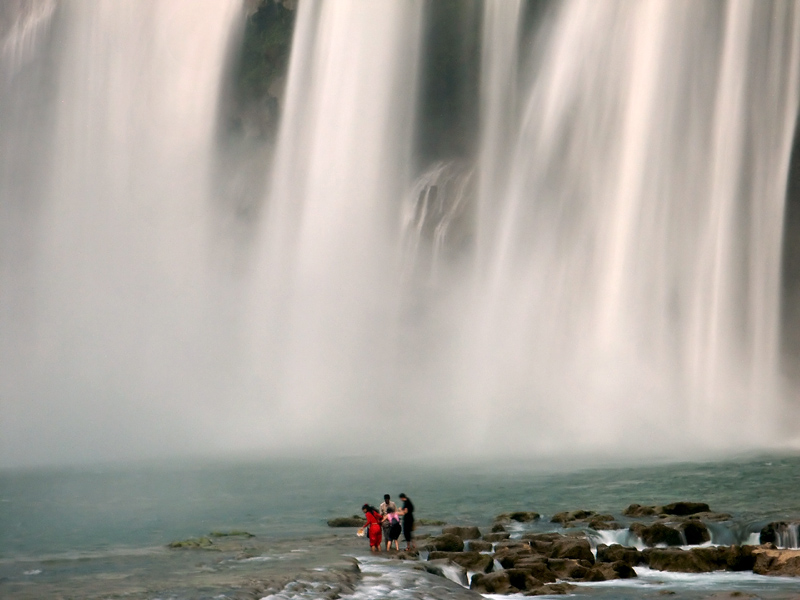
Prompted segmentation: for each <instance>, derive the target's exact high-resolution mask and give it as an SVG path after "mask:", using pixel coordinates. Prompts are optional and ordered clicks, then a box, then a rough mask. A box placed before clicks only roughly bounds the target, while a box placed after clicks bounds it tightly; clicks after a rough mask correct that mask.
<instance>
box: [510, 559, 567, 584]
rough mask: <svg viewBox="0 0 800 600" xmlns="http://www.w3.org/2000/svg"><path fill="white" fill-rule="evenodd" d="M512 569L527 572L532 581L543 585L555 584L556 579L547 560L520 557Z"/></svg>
mask: <svg viewBox="0 0 800 600" xmlns="http://www.w3.org/2000/svg"><path fill="white" fill-rule="evenodd" d="M514 568H515V569H522V570H524V571H528V573H530V574H531V576H532V577H533V578H534V579H538V580H539V581H542V582H544V583H551V582H555V581H556V580H557V579H558V577H557V576H556V574H555V573H553V571H552V570H551V569H550V567H549V566H548V564H547V559H544V558H541V557H538V556H527V557H522V558H520V560H518V561H517V562H516V564H515V565H514Z"/></svg>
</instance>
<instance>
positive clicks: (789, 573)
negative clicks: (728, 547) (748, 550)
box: [753, 548, 800, 577]
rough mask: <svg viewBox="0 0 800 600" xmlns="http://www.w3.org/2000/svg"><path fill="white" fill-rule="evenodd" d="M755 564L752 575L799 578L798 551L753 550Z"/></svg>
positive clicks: (799, 551) (799, 562)
mask: <svg viewBox="0 0 800 600" xmlns="http://www.w3.org/2000/svg"><path fill="white" fill-rule="evenodd" d="M753 554H754V555H755V564H754V565H753V573H755V574H757V575H777V576H782V577H800V550H768V549H765V548H764V549H762V548H756V549H753Z"/></svg>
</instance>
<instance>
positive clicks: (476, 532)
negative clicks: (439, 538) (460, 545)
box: [442, 525, 481, 540]
mask: <svg viewBox="0 0 800 600" xmlns="http://www.w3.org/2000/svg"><path fill="white" fill-rule="evenodd" d="M448 533H450V534H453V535H457V536H458V537H460V538H461V539H462V540H477V539H480V537H481V531H480V529H478V528H477V527H474V526H469V527H459V526H457V525H450V526H448V527H444V528H442V534H448Z"/></svg>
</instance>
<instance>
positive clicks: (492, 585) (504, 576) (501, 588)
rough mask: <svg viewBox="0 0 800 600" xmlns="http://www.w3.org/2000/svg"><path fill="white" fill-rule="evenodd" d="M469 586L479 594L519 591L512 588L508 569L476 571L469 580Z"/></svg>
mask: <svg viewBox="0 0 800 600" xmlns="http://www.w3.org/2000/svg"><path fill="white" fill-rule="evenodd" d="M469 588H470V589H471V590H475V591H476V592H479V593H481V594H510V593H513V592H517V591H519V590H517V589H513V588H512V586H511V581H510V580H509V577H508V571H499V572H497V573H485V574H484V573H476V574H475V575H474V576H473V577H472V581H470V584H469Z"/></svg>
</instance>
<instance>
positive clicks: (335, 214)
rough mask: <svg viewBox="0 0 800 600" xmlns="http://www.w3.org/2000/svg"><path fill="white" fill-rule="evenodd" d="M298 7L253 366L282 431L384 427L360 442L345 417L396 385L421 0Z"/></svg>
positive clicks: (369, 409) (341, 0)
mask: <svg viewBox="0 0 800 600" xmlns="http://www.w3.org/2000/svg"><path fill="white" fill-rule="evenodd" d="M298 11H299V12H298V15H297V22H296V29H295V34H294V38H293V47H292V57H291V62H290V68H289V79H288V82H287V85H288V87H287V93H286V103H285V106H286V112H285V113H284V115H283V121H282V123H281V129H280V132H279V140H278V148H277V157H276V160H275V165H274V169H273V172H274V178H273V184H272V187H271V192H270V195H269V198H268V203H269V209H268V213H267V216H266V224H265V230H264V235H263V248H262V259H263V261H264V262H263V264H264V265H265V268H264V271H263V273H262V276H261V277H260V278H259V279H258V280H257V281H256V282H255V284H254V287H253V303H254V304H253V314H254V315H256V320H257V323H258V325H257V327H256V328H255V329H254V331H253V333H254V335H253V337H252V340H253V341H252V343H253V348H254V349H253V358H254V360H255V361H257V364H256V365H255V367H254V369H255V370H257V371H258V372H262V373H265V375H264V377H265V384H264V385H265V389H266V390H267V393H266V398H267V399H268V400H267V401H269V400H270V399H271V400H272V401H273V403H274V404H273V407H274V410H273V411H272V412H271V413H270V419H269V420H270V423H269V424H267V425H266V427H267V428H268V429H269V430H273V429H275V428H277V431H279V432H280V434H281V439H282V440H284V441H285V440H286V439H287V438H288V439H292V438H293V437H294V438H295V440H296V441H297V442H299V443H302V442H303V440H304V439H307V438H308V437H313V438H314V439H315V440H317V441H319V440H320V439H323V440H324V439H327V438H328V437H330V438H335V439H336V441H337V443H338V444H339V445H340V446H341V445H342V444H344V446H347V445H349V444H350V443H352V442H357V443H359V444H363V443H364V439H365V438H364V435H374V436H375V437H376V440H377V439H378V438H379V437H380V432H379V431H378V430H374V431H372V432H371V433H369V432H367V431H366V429H365V431H364V433H363V435H362V434H359V435H357V436H353V439H352V440H348V439H347V438H348V437H350V436H349V435H348V434H345V435H344V436H343V435H342V433H343V431H342V427H344V428H345V429H347V428H348V426H347V425H344V423H345V422H346V421H347V416H346V415H352V417H351V419H352V424H355V422H356V421H357V419H358V417H359V415H361V416H363V415H365V414H367V413H370V414H373V415H376V414H377V413H378V411H379V410H380V407H381V406H390V405H391V404H392V397H391V396H393V395H394V394H395V392H394V391H393V381H392V373H393V371H394V367H393V363H394V361H395V356H394V350H393V347H394V346H393V340H394V337H395V328H396V305H397V294H398V288H397V271H398V264H399V260H398V256H397V240H398V233H399V232H398V226H397V222H396V219H397V216H398V215H399V212H400V203H399V198H400V197H401V196H402V193H403V191H404V190H405V189H406V187H407V185H408V181H409V177H410V174H409V168H410V164H411V142H412V135H413V132H414V105H415V102H416V94H417V86H416V74H417V68H418V65H417V63H418V59H419V45H420V37H421V36H420V30H421V12H422V4H421V3H420V2H415V1H411V2H374V1H372V0H337V1H335V2H322V1H307V0H306V1H303V2H301V3H300V5H299V8H298ZM291 432H296V435H294V436H293V435H291ZM287 433H290V435H288V436H286V434H287ZM288 443H289V444H291V443H292V442H288Z"/></svg>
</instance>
